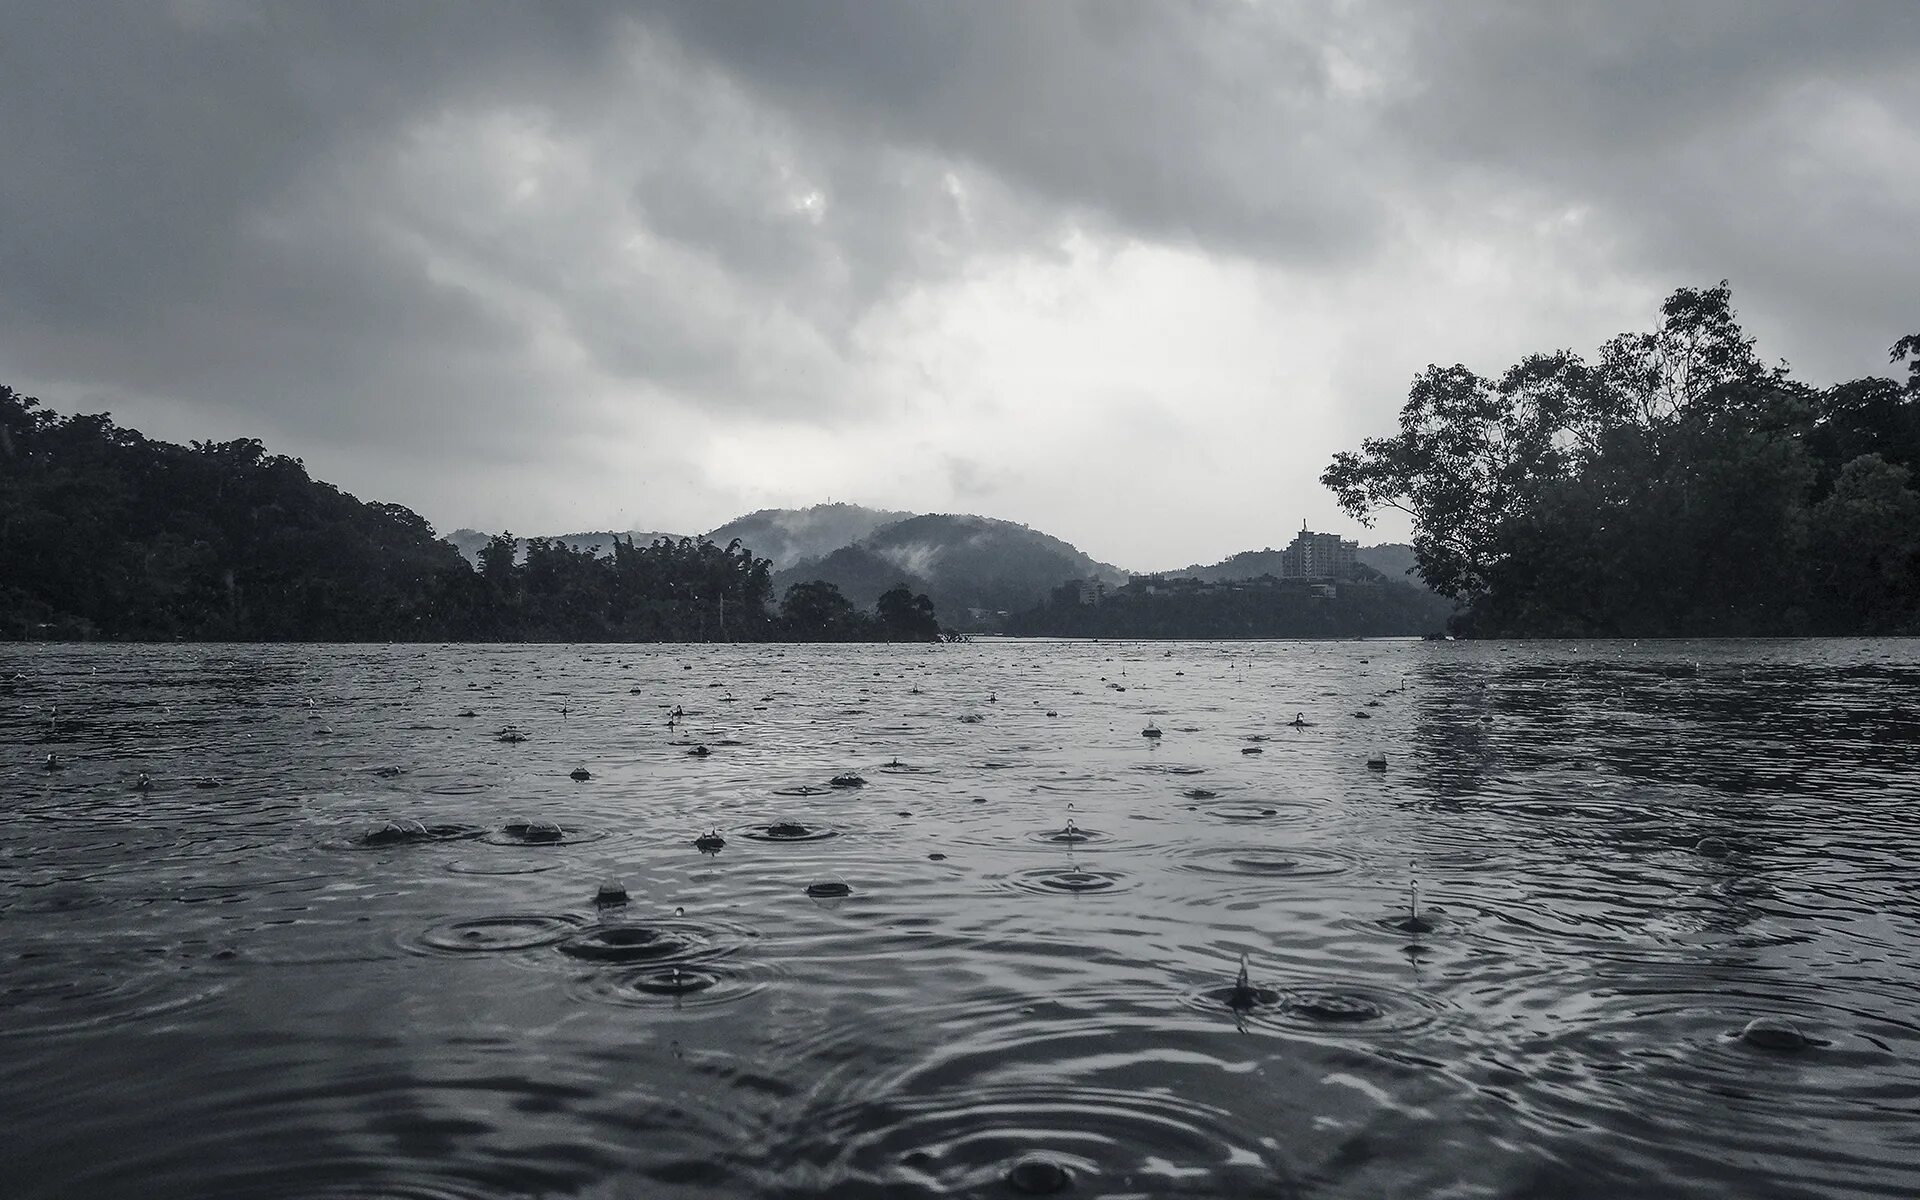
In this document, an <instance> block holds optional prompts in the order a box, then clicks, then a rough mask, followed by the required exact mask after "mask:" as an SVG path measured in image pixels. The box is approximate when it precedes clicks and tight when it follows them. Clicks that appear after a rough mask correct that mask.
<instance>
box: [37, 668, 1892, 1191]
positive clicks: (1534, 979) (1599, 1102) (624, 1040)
mask: <svg viewBox="0 0 1920 1200" xmlns="http://www.w3.org/2000/svg"><path fill="white" fill-rule="evenodd" d="M1169 650H1171V653H1169ZM735 697H740V698H745V699H751V700H754V702H753V703H744V702H742V703H736V702H733V701H734V699H735ZM755 698H757V699H755ZM1296 714H1300V715H1299V717H1298V722H1299V723H1296ZM1143 728H1150V729H1153V730H1155V731H1156V732H1158V733H1159V735H1160V736H1158V737H1142V736H1141V731H1142V730H1143ZM506 730H511V731H513V732H514V733H515V734H517V735H518V740H515V739H504V740H503V739H502V738H501V733H502V731H506ZM690 748H694V749H701V748H704V749H705V750H706V753H704V754H699V753H689V749H690ZM1249 748H1258V749H1261V750H1263V751H1264V753H1262V754H1258V755H1248V754H1244V753H1243V751H1244V750H1246V749H1249ZM49 755H52V756H54V757H53V758H52V759H51V760H49ZM1374 758H1384V760H1385V762H1387V763H1388V764H1389V765H1388V767H1387V768H1386V769H1385V770H1377V769H1370V768H1369V766H1368V761H1369V759H1374ZM143 776H144V779H145V783H144V785H143V783H142V779H143ZM856 781H857V782H856ZM0 796H4V797H5V804H6V819H5V822H4V825H0V866H3V867H4V870H3V871H0V1049H4V1051H5V1052H4V1054H0V1127H4V1128H5V1129H6V1130H7V1131H8V1136H7V1142H6V1144H7V1145H8V1147H9V1154H8V1162H7V1166H6V1176H7V1180H8V1182H7V1184H6V1187H5V1190H6V1193H7V1195H9V1196H19V1197H55V1196H91V1197H118V1196H128V1197H133V1196H139V1197H203V1196H254V1195H260V1196H268V1195H275V1196H278V1195H318V1196H393V1195H423V1196H424V1195H431V1196H521V1197H525V1196H615V1195H620V1196H626V1195H633V1196H735V1195H768V1196H805V1195H815V1194H820V1195H826V1194H830V1195H834V1196H856V1197H858V1196H873V1197H881V1196H886V1197H894V1196H912V1195H928V1196H933V1195H981V1196H1000V1195H1022V1194H1046V1193H1048V1192H1050V1191H1053V1190H1057V1189H1064V1194H1073V1195H1182V1196H1226V1195H1233V1196H1240V1195H1261V1196H1265V1195H1280V1196H1289V1195H1302V1196H1307V1195H1311V1196H1330V1197H1349V1196H1351V1197H1374V1196H1424V1195H1449V1196H1499V1197H1531V1196H1555V1197H1560V1196H1567V1197H1589V1196H1590V1197H1596V1198H1598V1197H1615V1196H1622V1195H1635V1196H1701V1197H1706V1196H1723V1195H1736V1194H1737V1195H1741V1196H1764V1197H1772V1196H1778V1197H1790V1196H1791V1197H1800V1196H1830V1197H1842V1196H1887V1197H1911V1196H1913V1195H1920V1132H1916V1131H1920V1099H1916V1098H1917V1097H1920V986H1917V985H1920V961H1916V960H1917V959H1920V955H1917V954H1916V950H1915V947H1916V945H1920V870H1916V862H1917V860H1920V643H1915V642H1911V641H1859V642H1798V643H1795V642H1668V643H1649V644H1645V645H1634V644H1630V643H1555V644H1541V645H1519V644H1511V645H1510V644H1500V643H1491V644H1473V645H1466V644H1457V645H1456V644H1438V645H1436V644H1424V643H1367V644H1335V643H1304V644H1291V643H1276V644H1244V643H1232V644H1228V643H1182V644H1177V645H1173V646H1168V645H1167V644H1156V645H1127V644H1086V643H1029V644H986V643H978V644H973V645H966V646H930V647H929V646H912V647H883V646H819V647H767V646H688V647H660V646H642V647H626V646H622V647H453V648H448V647H438V648H436V647H263V648H234V647H94V646H87V647H47V646H10V647H4V648H0ZM1243 964H1244V968H1245V974H1244V975H1243V974H1241V970H1242V967H1243Z"/></svg>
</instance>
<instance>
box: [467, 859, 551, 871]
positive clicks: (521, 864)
mask: <svg viewBox="0 0 1920 1200" xmlns="http://www.w3.org/2000/svg"><path fill="white" fill-rule="evenodd" d="M559 865H560V864H559V863H557V862H541V861H540V860H538V859H520V860H518V861H513V860H503V861H499V862H490V861H488V860H486V859H476V858H456V859H453V860H451V861H449V862H448V863H447V866H446V869H447V871H448V872H450V873H451V874H454V875H538V874H540V873H541V872H543V871H551V870H553V869H554V868H555V867H558V866H559Z"/></svg>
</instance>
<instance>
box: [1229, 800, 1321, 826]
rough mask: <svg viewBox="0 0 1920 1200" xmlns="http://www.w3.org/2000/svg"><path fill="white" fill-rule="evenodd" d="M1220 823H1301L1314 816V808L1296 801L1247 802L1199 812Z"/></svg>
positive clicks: (1236, 802) (1233, 803) (1237, 802)
mask: <svg viewBox="0 0 1920 1200" xmlns="http://www.w3.org/2000/svg"><path fill="white" fill-rule="evenodd" d="M1200 811H1201V812H1203V813H1205V814H1206V815H1208V816H1210V817H1214V818H1216V819H1218V820H1221V821H1234V822H1239V823H1252V822H1260V821H1303V820H1306V819H1307V818H1308V817H1311V816H1313V815H1315V812H1316V810H1315V808H1314V807H1313V805H1311V804H1305V803H1302V802H1300V801H1298V800H1249V801H1235V802H1232V803H1227V804H1209V805H1207V806H1206V807H1205V808H1203V809H1201V810H1200Z"/></svg>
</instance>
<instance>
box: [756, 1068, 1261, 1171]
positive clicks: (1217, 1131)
mask: <svg viewBox="0 0 1920 1200" xmlns="http://www.w3.org/2000/svg"><path fill="white" fill-rule="evenodd" d="M1276 1151H1277V1147H1276V1146H1275V1145H1274V1144H1273V1142H1272V1141H1271V1140H1270V1139H1269V1138H1267V1137H1266V1136H1264V1135H1263V1134H1262V1133H1261V1132H1260V1131H1258V1130H1257V1129H1254V1128H1250V1127H1248V1126H1246V1125H1244V1124H1243V1123H1242V1122H1241V1121H1239V1120H1238V1119H1236V1118H1235V1117H1234V1115H1233V1114H1231V1113H1229V1112H1227V1111H1225V1110H1223V1109H1219V1108H1214V1107H1212V1106H1210V1105H1208V1104H1206V1103H1205V1102H1203V1101H1201V1100H1198V1099H1196V1098H1193V1097H1190V1096H1185V1095H1180V1094H1176V1093H1174V1092H1171V1091H1168V1090H1164V1089H1158V1088H1144V1087H1102V1086H1098V1085H1094V1084H1084V1083H1065V1082H1052V1083H1046V1082H1033V1083H1026V1084H1016V1083H991V1084H982V1085H977V1086H971V1087H966V1088H964V1089H960V1090H954V1091H941V1092H938V1093H935V1094H930V1095H881V1096H878V1097H875V1098H874V1099H872V1100H870V1101H868V1102H866V1103H864V1104H854V1105H850V1106H847V1107H844V1108H840V1109H837V1110H834V1111H830V1112H826V1113H809V1114H808V1115H807V1125H806V1130H805V1140H804V1141H803V1142H800V1143H798V1144H795V1145H789V1146H783V1147H778V1148H776V1151H775V1153H776V1156H777V1157H776V1158H775V1166H776V1168H779V1167H786V1168H787V1169H788V1171H789V1172H792V1170H793V1167H794V1166H797V1165H798V1164H801V1163H804V1164H806V1170H805V1172H804V1176H802V1177H805V1178H811V1179H816V1180H821V1181H825V1182H827V1183H828V1187H827V1192H828V1193H829V1194H833V1195H841V1196H858V1197H867V1196H876V1197H877V1196H1013V1195H1022V1194H1034V1193H1031V1192H1027V1191H1024V1190H1022V1189H1021V1188H1020V1187H1019V1186H1018V1183H1019V1182H1020V1181H1019V1180H1018V1179H1017V1177H1016V1179H1015V1180H1014V1181H1013V1182H1010V1181H1009V1175H1010V1174H1012V1173H1014V1172H1015V1171H1016V1169H1017V1168H1019V1167H1020V1166H1021V1164H1023V1163H1029V1164H1031V1163H1034V1162H1035V1156H1036V1155H1037V1156H1039V1159H1040V1161H1044V1162H1046V1163H1049V1164H1052V1165H1055V1166H1057V1167H1059V1168H1061V1169H1063V1170H1064V1172H1065V1175H1066V1180H1067V1187H1066V1188H1065V1189H1064V1190H1063V1194H1066V1195H1072V1196H1106V1195H1114V1196H1118V1195H1187V1194H1205V1195H1223V1196H1224V1195H1247V1196H1255V1195H1269V1194H1274V1193H1273V1189H1274V1187H1275V1185H1276V1184H1277V1183H1279V1182H1280V1181H1281V1180H1283V1179H1285V1178H1286V1172H1285V1170H1284V1168H1283V1166H1282V1163H1281V1160H1280V1156H1279V1155H1278V1154H1277V1152H1276ZM790 1164H791V1165H790ZM1034 1177H1035V1178H1038V1179H1044V1178H1045V1175H1044V1174H1041V1173H1037V1172H1036V1173H1035V1176H1034ZM1200 1180H1205V1181H1206V1189H1205V1191H1204V1193H1194V1192H1193V1191H1192V1188H1193V1185H1194V1183H1195V1182H1197V1181H1200Z"/></svg>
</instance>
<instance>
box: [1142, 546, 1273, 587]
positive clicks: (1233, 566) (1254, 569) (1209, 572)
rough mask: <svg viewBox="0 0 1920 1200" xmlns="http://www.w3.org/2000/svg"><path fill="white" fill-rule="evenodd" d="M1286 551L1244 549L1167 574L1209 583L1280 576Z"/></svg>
mask: <svg viewBox="0 0 1920 1200" xmlns="http://www.w3.org/2000/svg"><path fill="white" fill-rule="evenodd" d="M1284 557H1285V554H1284V552H1282V551H1279V550H1274V549H1271V548H1269V549H1266V550H1242V551H1241V552H1240V553H1238V554H1235V555H1233V556H1231V557H1229V558H1226V559H1223V560H1221V561H1220V562H1217V563H1214V564H1212V565H1211V566H1202V565H1200V564H1199V563H1195V564H1194V565H1193V566H1191V567H1188V568H1186V569H1185V570H1181V571H1168V572H1167V574H1168V575H1170V576H1175V577H1179V578H1185V579H1199V580H1203V581H1205V582H1207V583H1225V582H1227V581H1228V580H1233V579H1258V578H1260V577H1261V576H1262V575H1271V576H1273V577H1274V578H1275V579H1278V578H1280V560H1281V559H1282V558H1284Z"/></svg>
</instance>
